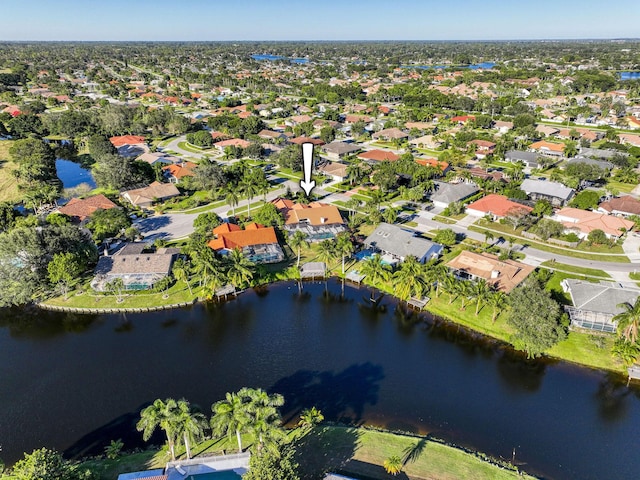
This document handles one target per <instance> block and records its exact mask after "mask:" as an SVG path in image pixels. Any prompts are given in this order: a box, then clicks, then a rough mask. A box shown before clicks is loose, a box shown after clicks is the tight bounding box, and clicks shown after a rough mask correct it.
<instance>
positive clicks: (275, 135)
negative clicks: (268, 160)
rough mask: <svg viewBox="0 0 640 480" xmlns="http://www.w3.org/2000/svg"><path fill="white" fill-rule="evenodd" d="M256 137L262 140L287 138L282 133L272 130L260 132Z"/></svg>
mask: <svg viewBox="0 0 640 480" xmlns="http://www.w3.org/2000/svg"><path fill="white" fill-rule="evenodd" d="M258 136H259V137H260V138H262V139H264V140H271V141H276V140H286V139H287V136H286V135H285V134H284V133H282V132H276V131H273V130H260V131H259V132H258Z"/></svg>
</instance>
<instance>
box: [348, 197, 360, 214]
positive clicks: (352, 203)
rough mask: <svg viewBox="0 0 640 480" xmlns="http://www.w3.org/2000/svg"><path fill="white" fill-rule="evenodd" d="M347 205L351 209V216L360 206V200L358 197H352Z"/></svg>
mask: <svg viewBox="0 0 640 480" xmlns="http://www.w3.org/2000/svg"><path fill="white" fill-rule="evenodd" d="M345 207H347V209H348V210H349V216H350V217H351V216H352V215H353V214H354V213H355V212H356V211H357V210H358V208H360V200H358V199H357V198H350V199H349V200H348V201H347V203H346V204H345Z"/></svg>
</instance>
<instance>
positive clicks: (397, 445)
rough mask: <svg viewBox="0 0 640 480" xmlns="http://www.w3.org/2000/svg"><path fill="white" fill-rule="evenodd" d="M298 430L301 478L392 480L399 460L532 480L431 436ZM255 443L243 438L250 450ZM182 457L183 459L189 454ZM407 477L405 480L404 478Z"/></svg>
mask: <svg viewBox="0 0 640 480" xmlns="http://www.w3.org/2000/svg"><path fill="white" fill-rule="evenodd" d="M300 433H301V432H300V431H299V430H292V431H290V432H289V437H290V438H291V440H292V442H293V444H294V446H295V448H296V452H297V453H296V455H297V458H296V459H297V461H298V463H299V464H300V470H301V474H302V478H305V479H317V478H321V477H322V475H323V474H324V472H327V471H339V472H343V473H344V474H347V475H348V474H351V475H353V476H356V477H358V476H362V477H367V478H370V479H380V480H383V479H388V478H393V477H391V476H389V475H388V474H387V473H386V472H385V471H384V468H383V463H384V461H385V460H386V459H387V458H388V457H390V456H392V455H397V456H399V457H400V458H402V459H403V460H404V461H405V464H404V467H403V470H402V471H403V472H404V473H405V474H406V475H407V476H408V477H409V478H411V479H416V480H422V479H425V480H426V479H434V480H438V479H442V480H445V479H454V478H473V479H497V480H502V479H511V478H514V479H515V478H527V479H532V478H533V477H530V476H528V475H522V476H521V475H519V474H518V473H517V472H516V471H515V470H513V469H511V468H510V467H509V466H508V465H506V464H505V465H502V466H498V465H496V464H494V463H491V461H490V459H488V458H487V457H486V456H484V455H483V454H479V453H474V452H469V451H465V450H462V449H459V448H456V447H452V446H449V445H446V444H444V443H443V442H440V441H438V440H434V439H429V438H428V437H420V436H408V435H399V434H393V433H390V432H382V431H377V430H370V429H367V428H355V427H347V426H334V425H326V426H325V425H321V426H319V427H317V428H316V429H314V430H313V431H312V432H310V433H308V434H307V435H305V436H303V437H301V438H299V437H298V436H299V434H300ZM252 443H253V438H251V437H250V436H244V437H243V444H244V446H245V447H249V446H251V444H252ZM236 448H237V447H236V444H235V440H232V441H229V440H228V439H226V438H223V439H219V440H207V441H205V442H202V443H201V444H199V445H197V446H196V447H195V448H194V449H193V453H194V456H196V457H197V456H199V455H211V454H221V453H223V452H227V453H230V452H235V450H236ZM178 454H179V455H181V456H183V455H184V451H182V450H179V451H178ZM168 460H169V455H168V452H167V449H166V448H162V449H152V450H147V451H144V452H140V453H132V454H127V455H122V456H121V457H119V458H117V459H114V460H109V459H96V460H88V461H86V462H84V463H83V467H85V468H87V469H89V470H91V471H92V472H94V473H95V474H96V475H97V477H98V478H99V479H100V480H113V479H114V478H117V476H118V475H119V474H120V473H125V472H135V471H140V470H149V469H153V468H162V467H164V465H165V463H166V462H167V461H168ZM401 478H406V477H401Z"/></svg>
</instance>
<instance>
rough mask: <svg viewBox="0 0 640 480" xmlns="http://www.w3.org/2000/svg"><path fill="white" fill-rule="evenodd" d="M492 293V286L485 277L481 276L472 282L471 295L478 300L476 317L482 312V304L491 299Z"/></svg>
mask: <svg viewBox="0 0 640 480" xmlns="http://www.w3.org/2000/svg"><path fill="white" fill-rule="evenodd" d="M491 293H492V291H491V286H490V285H489V284H488V283H487V281H486V280H485V279H484V278H479V279H477V280H476V281H475V282H473V284H471V296H472V297H473V298H475V300H476V317H477V316H478V314H479V313H480V305H481V304H483V303H486V302H487V301H488V300H489V297H490V296H491Z"/></svg>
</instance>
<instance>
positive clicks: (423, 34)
mask: <svg viewBox="0 0 640 480" xmlns="http://www.w3.org/2000/svg"><path fill="white" fill-rule="evenodd" d="M0 12H2V18H3V22H2V25H3V26H2V29H0V40H149V41H153V40H195V41H197V40H201V41H206V40H505V39H549V38H558V39H561V38H620V37H625V38H629V37H636V38H637V37H640V24H639V23H638V22H639V20H640V0H619V1H609V2H603V1H596V0H581V1H580V0H535V1H523V0H437V1H434V0H422V1H420V0H395V1H394V0H368V1H362V0H340V1H336V0H324V1H323V0H316V1H313V2H312V1H302V0H281V1H270V0H222V1H221V0H172V1H168V0H153V1H151V0H129V1H123V0H111V1H109V0H103V1H96V0H0Z"/></svg>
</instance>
